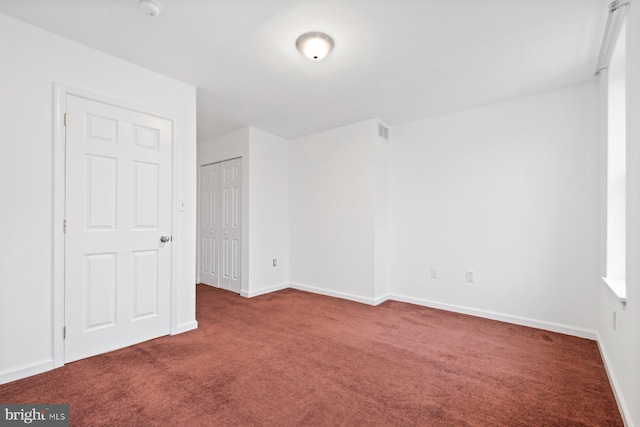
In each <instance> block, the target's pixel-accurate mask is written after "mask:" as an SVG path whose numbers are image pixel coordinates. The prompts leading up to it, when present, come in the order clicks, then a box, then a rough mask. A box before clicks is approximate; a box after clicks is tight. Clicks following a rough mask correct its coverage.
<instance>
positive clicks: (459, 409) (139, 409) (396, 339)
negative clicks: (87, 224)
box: [0, 286, 623, 427]
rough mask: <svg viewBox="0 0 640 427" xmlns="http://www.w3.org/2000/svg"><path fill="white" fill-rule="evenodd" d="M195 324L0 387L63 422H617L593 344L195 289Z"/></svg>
mask: <svg viewBox="0 0 640 427" xmlns="http://www.w3.org/2000/svg"><path fill="white" fill-rule="evenodd" d="M197 292H198V297H197V301H198V303H197V304H198V306H197V310H198V311H197V318H198V322H199V325H200V327H199V329H198V330H196V331H192V332H188V333H185V334H181V335H177V336H171V337H163V338H159V339H156V340H152V341H148V342H146V343H142V344H139V345H136V346H133V347H129V348H125V349H122V350H119V351H115V352H112V353H108V354H104V355H101V356H96V357H92V358H89V359H85V360H81V361H78V362H74V363H70V364H68V365H65V366H64V367H63V368H60V369H57V370H54V371H50V372H47V373H44V374H41V375H37V376H34V377H31V378H27V379H24V380H20V381H16V382H13V383H9V384H5V385H1V386H0V403H69V404H70V408H71V425H72V426H190V427H191V426H227V425H233V426H315V425H323V426H510V427H513V426H574V425H575V426H578V425H579V426H596V425H597V426H622V425H623V423H622V420H621V418H620V415H619V412H618V409H617V406H616V403H615V400H614V397H613V393H612V391H611V387H610V385H609V382H608V380H607V375H606V373H605V370H604V367H603V364H602V360H601V358H600V354H599V352H598V348H597V345H596V343H595V342H594V341H589V340H584V339H580V338H575V337H570V336H567V335H561V334H555V333H551V332H546V331H542V330H538V329H531V328H525V327H520V326H514V325H510V324H507V323H501V322H495V321H491V320H486V319H481V318H475V317H471V316H465V315H461V314H455V313H449V312H445V311H440V310H434V309H429V308H425V307H418V306H414V305H410V304H404V303H399V302H393V301H388V302H385V303H384V304H381V305H380V306H378V307H370V306H366V305H362V304H358V303H354V302H349V301H344V300H340V299H334V298H329V297H323V296H319V295H313V294H309V293H305V292H300V291H295V290H284V291H280V292H276V293H273V294H269V295H264V296H261V297H256V298H252V299H245V298H242V297H240V296H238V295H235V294H232V293H229V292H226V291H222V290H218V289H214V288H210V287H206V286H198V290H197Z"/></svg>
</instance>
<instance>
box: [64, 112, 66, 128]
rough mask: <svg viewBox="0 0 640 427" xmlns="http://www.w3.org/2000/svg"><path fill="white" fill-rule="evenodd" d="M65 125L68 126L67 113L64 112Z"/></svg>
mask: <svg viewBox="0 0 640 427" xmlns="http://www.w3.org/2000/svg"><path fill="white" fill-rule="evenodd" d="M64 125H65V127H66V126H67V113H64Z"/></svg>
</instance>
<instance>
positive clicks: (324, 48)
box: [296, 32, 333, 61]
mask: <svg viewBox="0 0 640 427" xmlns="http://www.w3.org/2000/svg"><path fill="white" fill-rule="evenodd" d="M296 47H297V48H298V50H299V51H300V53H302V54H303V55H304V56H306V57H307V58H309V59H312V60H314V61H319V60H321V59H322V58H324V57H325V56H327V55H328V54H329V52H331V49H333V39H332V38H331V37H329V36H328V35H326V34H324V33H318V32H314V33H305V34H303V35H301V36H300V37H298V40H296Z"/></svg>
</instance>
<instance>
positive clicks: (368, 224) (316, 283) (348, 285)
mask: <svg viewBox="0 0 640 427" xmlns="http://www.w3.org/2000/svg"><path fill="white" fill-rule="evenodd" d="M377 123H378V122H377V121H375V120H368V121H364V122H360V123H355V124H352V125H348V126H344V127H340V128H337V129H332V130H328V131H325V132H320V133H316V134H313V135H309V136H305V137H301V138H297V139H294V140H292V141H291V145H290V155H289V162H290V163H289V175H290V176H289V194H290V196H289V204H290V233H291V237H290V239H291V240H290V242H291V246H290V250H291V264H290V279H291V282H292V286H294V287H296V288H299V289H305V290H310V291H315V292H320V293H324V294H329V295H335V296H340V297H344V298H349V299H353V300H357V301H362V302H368V303H373V302H374V298H375V295H374V293H375V289H374V283H375V266H374V263H375V217H376V215H375V212H376V167H375V166H376V158H375V155H376V152H375V141H376V138H377V136H376V135H377V126H378V124H377Z"/></svg>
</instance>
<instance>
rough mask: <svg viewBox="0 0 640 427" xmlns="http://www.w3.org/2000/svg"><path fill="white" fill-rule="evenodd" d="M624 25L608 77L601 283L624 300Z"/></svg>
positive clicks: (623, 25)
mask: <svg viewBox="0 0 640 427" xmlns="http://www.w3.org/2000/svg"><path fill="white" fill-rule="evenodd" d="M625 28H626V25H625V23H624V22H623V24H622V26H621V29H620V33H619V35H618V39H617V41H616V43H615V47H614V50H613V55H612V57H611V62H610V64H609V69H608V71H607V73H606V74H605V75H604V76H603V77H606V79H607V272H606V277H605V278H604V281H605V282H606V283H607V285H609V287H610V288H611V289H612V290H613V291H614V292H615V294H616V295H617V296H618V297H619V298H620V299H621V300H622V301H625V300H626V283H625V269H626V238H625V236H626V190H627V189H626V102H625V100H626V96H625V95H626V91H625V86H626V82H625V75H626V66H625V63H626V60H625V50H626V48H625V46H626V31H625Z"/></svg>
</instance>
